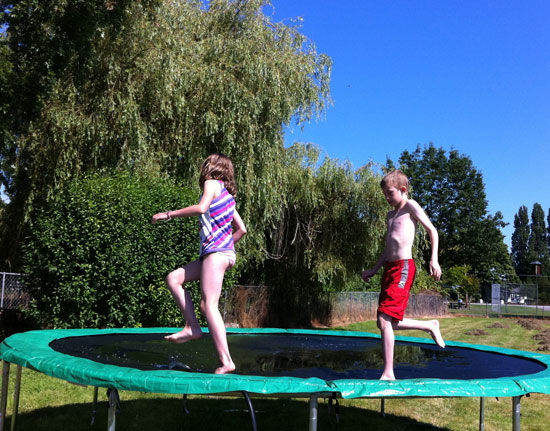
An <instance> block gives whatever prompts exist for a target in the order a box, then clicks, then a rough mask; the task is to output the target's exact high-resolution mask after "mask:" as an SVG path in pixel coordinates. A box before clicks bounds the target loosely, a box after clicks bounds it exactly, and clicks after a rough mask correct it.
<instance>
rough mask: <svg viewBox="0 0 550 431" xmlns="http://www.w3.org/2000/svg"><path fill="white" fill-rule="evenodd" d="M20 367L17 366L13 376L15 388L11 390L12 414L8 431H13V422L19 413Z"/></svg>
mask: <svg viewBox="0 0 550 431" xmlns="http://www.w3.org/2000/svg"><path fill="white" fill-rule="evenodd" d="M22 368H23V367H21V365H18V366H17V372H16V374H15V387H14V388H13V412H12V415H11V424H10V430H11V431H14V430H15V421H16V420H17V413H18V412H19V395H20V393H21V370H22Z"/></svg>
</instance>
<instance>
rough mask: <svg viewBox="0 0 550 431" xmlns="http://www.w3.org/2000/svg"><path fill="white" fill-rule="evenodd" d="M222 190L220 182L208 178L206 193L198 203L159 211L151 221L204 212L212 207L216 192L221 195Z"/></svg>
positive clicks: (205, 187) (190, 215)
mask: <svg viewBox="0 0 550 431" xmlns="http://www.w3.org/2000/svg"><path fill="white" fill-rule="evenodd" d="M220 191H221V189H220V184H219V183H218V182H217V181H216V180H206V181H205V182H204V193H203V194H202V197H201V200H200V202H199V203H198V204H195V205H191V206H188V207H185V208H181V209H179V210H174V211H167V212H164V213H157V214H155V215H154V216H153V219H152V220H151V223H153V224H155V223H156V222H157V221H160V220H170V219H171V218H176V217H193V216H198V215H201V214H204V213H205V212H206V211H207V210H208V208H209V207H210V204H211V203H212V201H213V200H214V198H215V197H216V194H218V195H219V192H220Z"/></svg>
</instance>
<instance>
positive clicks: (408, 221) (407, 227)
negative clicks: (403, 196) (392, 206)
mask: <svg viewBox="0 0 550 431" xmlns="http://www.w3.org/2000/svg"><path fill="white" fill-rule="evenodd" d="M415 229H416V223H415V221H414V219H413V218H412V217H411V215H410V213H409V212H403V213H397V214H392V213H390V214H389V215H388V231H390V232H394V233H398V232H410V231H411V230H412V231H414V230H415Z"/></svg>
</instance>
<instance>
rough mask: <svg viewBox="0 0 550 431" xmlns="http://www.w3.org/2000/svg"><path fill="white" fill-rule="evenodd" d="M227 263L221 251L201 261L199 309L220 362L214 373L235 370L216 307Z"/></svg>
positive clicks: (223, 326)
mask: <svg viewBox="0 0 550 431" xmlns="http://www.w3.org/2000/svg"><path fill="white" fill-rule="evenodd" d="M229 265H230V263H229V259H228V258H227V256H224V255H223V254H221V253H212V254H209V255H207V256H205V257H204V259H203V261H202V274H201V295H202V297H201V310H202V312H203V313H204V315H205V316H206V321H207V322H208V329H209V330H210V334H211V336H212V340H213V341H214V346H215V347H216V351H217V352H218V358H219V360H220V363H221V366H220V367H218V368H216V370H215V373H216V374H225V373H230V372H232V371H234V370H235V364H234V363H233V360H232V359H231V355H230V354H229V346H228V345H227V335H226V332H225V325H224V323H223V319H222V316H221V314H220V310H219V309H218V302H219V299H220V294H221V291H222V283H223V277H224V275H225V271H226V269H227V268H228V267H229Z"/></svg>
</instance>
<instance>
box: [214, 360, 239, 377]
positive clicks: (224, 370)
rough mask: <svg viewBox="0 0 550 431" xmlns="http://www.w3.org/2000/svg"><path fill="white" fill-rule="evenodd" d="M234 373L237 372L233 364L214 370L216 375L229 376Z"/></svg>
mask: <svg viewBox="0 0 550 431" xmlns="http://www.w3.org/2000/svg"><path fill="white" fill-rule="evenodd" d="M233 371H235V364H234V363H233V362H231V363H229V364H227V365H222V366H221V367H218V368H216V369H215V370H214V374H227V373H232V372H233Z"/></svg>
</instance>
